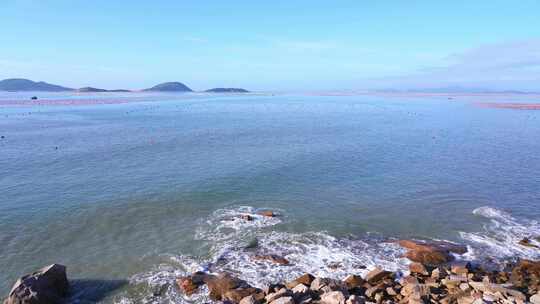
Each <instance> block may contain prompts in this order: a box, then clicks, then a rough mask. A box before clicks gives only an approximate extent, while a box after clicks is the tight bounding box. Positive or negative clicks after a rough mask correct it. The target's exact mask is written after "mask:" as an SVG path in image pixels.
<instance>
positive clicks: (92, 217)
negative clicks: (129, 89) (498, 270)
mask: <svg viewBox="0 0 540 304" xmlns="http://www.w3.org/2000/svg"><path fill="white" fill-rule="evenodd" d="M10 94H11V95H10ZM14 96H15V97H16V98H24V99H26V98H27V97H28V96H26V95H24V94H23V95H17V94H15V95H14V94H13V93H7V94H6V95H4V96H3V97H4V99H5V98H14ZM0 97H1V96H0ZM49 98H50V99H55V98H57V99H58V98H64V99H66V98H67V99H69V98H79V97H78V96H75V97H73V96H57V95H51V96H49ZM95 98H96V99H100V98H108V97H107V96H105V97H104V96H103V95H99V96H96V97H95ZM123 98H128V99H129V98H130V97H129V95H128V96H127V97H125V96H124V97H123ZM145 98H146V99H145ZM134 99H136V101H137V102H132V103H123V104H109V105H77V106H62V105H57V106H43V105H39V106H37V105H34V106H26V105H16V106H13V105H10V106H3V107H0V136H4V138H2V139H0V156H1V157H0V244H1V246H0V269H1V270H2V271H0V295H2V296H3V295H5V294H7V292H8V290H9V288H10V286H11V285H12V284H13V282H14V281H15V279H16V278H17V277H19V276H20V275H22V274H24V273H26V272H29V271H33V270H35V269H36V268H38V267H41V266H43V265H46V264H50V263H54V262H57V263H62V264H65V265H67V267H68V276H69V277H70V279H72V282H73V286H74V288H73V291H74V292H73V295H71V298H72V300H73V301H83V302H84V301H89V302H93V301H103V302H117V303H119V302H122V303H137V302H155V303H160V302H164V301H168V300H172V301H174V302H185V301H195V302H202V301H205V300H206V299H205V297H204V293H200V294H197V295H195V296H194V297H192V298H183V297H182V295H180V293H179V292H178V291H177V288H176V287H175V286H174V280H175V278H176V277H178V276H180V275H182V274H185V273H187V272H191V271H195V270H200V269H207V270H210V271H220V270H229V271H233V272H236V273H237V274H238V275H239V276H241V277H242V278H244V279H247V280H248V281H249V282H250V283H252V284H254V285H257V286H262V285H264V284H265V283H268V282H273V281H277V280H283V279H288V278H292V277H294V276H295V275H297V274H300V273H302V272H305V271H309V272H312V273H314V274H319V275H325V276H330V277H337V278H341V277H343V276H344V275H345V274H346V273H360V274H363V273H365V271H366V270H365V269H363V267H362V266H367V267H368V269H369V268H370V267H373V266H374V265H383V266H384V267H386V268H389V269H394V270H398V269H404V266H405V265H406V264H407V261H405V260H404V259H402V258H400V256H401V254H402V253H403V252H402V251H401V249H400V248H398V247H397V246H396V245H395V244H392V243H388V242H382V241H388V240H391V239H397V238H411V237H414V238H436V239H446V240H451V241H457V242H460V243H465V244H467V245H469V249H470V252H469V256H468V258H472V259H480V258H483V257H486V256H489V257H492V258H495V259H503V258H507V257H515V256H520V257H530V258H540V255H539V253H538V252H537V251H534V250H533V249H527V248H525V247H521V246H519V245H517V241H519V239H520V238H522V237H525V236H527V237H534V236H538V235H540V226H539V224H538V222H537V221H536V220H538V219H539V218H540V111H519V110H508V109H490V108H481V107H477V106H474V105H472V102H475V101H476V100H475V98H474V97H470V98H456V99H453V100H448V99H447V98H446V97H421V98H419V97H414V98H413V97H396V96H393V97H383V96H301V95H298V96H292V95H291V96H285V95H276V96H272V95H267V96H254V95H248V96H237V95H234V96H210V95H186V96H185V97H181V98H179V97H178V96H168V95H157V96H143V97H141V96H138V97H136V98H134ZM144 100H147V101H144ZM488 101H490V102H491V101H492V100H488ZM264 208H270V209H273V210H276V211H278V212H279V213H280V214H281V216H280V217H278V218H272V219H270V218H263V217H258V216H255V220H254V221H252V222H247V221H243V220H240V219H238V218H236V216H238V215H240V214H245V213H250V214H253V215H255V214H256V212H257V210H259V209H264ZM231 219H233V220H231ZM258 253H277V254H281V255H284V256H286V257H287V258H288V259H289V260H290V261H291V262H292V264H293V266H289V267H275V266H272V265H270V264H267V263H264V262H254V261H253V260H252V259H251V258H250V257H251V256H252V255H254V254H258ZM329 265H333V267H329ZM335 265H341V266H339V267H337V268H336V267H335Z"/></svg>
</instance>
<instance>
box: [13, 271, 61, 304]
mask: <svg viewBox="0 0 540 304" xmlns="http://www.w3.org/2000/svg"><path fill="white" fill-rule="evenodd" d="M68 289H69V282H68V279H67V275H66V266H63V265H60V264H52V265H49V266H47V267H44V268H42V269H40V270H38V271H36V272H34V273H32V274H29V275H25V276H23V277H21V278H20V279H19V280H17V282H16V283H15V285H13V287H12V288H11V291H10V292H9V295H8V298H7V299H6V300H5V301H4V303H5V304H56V303H62V301H63V298H64V297H65V296H66V295H67V293H68Z"/></svg>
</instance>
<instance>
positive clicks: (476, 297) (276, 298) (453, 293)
mask: <svg viewBox="0 0 540 304" xmlns="http://www.w3.org/2000/svg"><path fill="white" fill-rule="evenodd" d="M399 243H400V245H401V246H403V247H404V248H407V249H408V252H407V254H406V256H407V258H409V259H410V260H411V261H413V262H411V264H410V265H409V272H410V274H408V275H406V276H403V275H402V274H401V273H399V272H391V271H386V270H384V269H382V268H379V267H377V268H375V269H373V270H371V271H370V272H369V273H368V274H367V275H366V276H365V277H361V276H358V275H349V276H348V277H346V278H344V279H343V280H335V279H330V278H322V277H314V276H313V275H311V274H309V273H306V274H304V275H302V276H300V277H298V278H297V279H295V280H293V281H289V282H281V283H276V284H273V285H270V286H267V287H265V288H263V289H260V288H256V287H253V286H251V285H249V284H248V283H247V282H245V281H243V280H240V279H239V278H236V277H234V276H232V275H231V274H229V273H219V274H209V273H205V272H196V273H194V274H192V275H189V276H186V277H182V278H179V279H178V280H177V285H178V288H179V289H180V291H181V292H183V293H184V294H185V295H187V296H190V295H192V294H194V293H196V292H200V287H201V286H203V285H205V286H206V287H207V289H208V292H209V297H210V298H211V299H212V300H214V301H222V302H225V303H239V304H262V303H270V304H308V303H321V304H363V303H388V304H390V303H411V304H413V303H414V304H420V303H444V304H450V303H458V304H472V303H475V304H480V303H533V304H540V261H530V260H520V261H517V262H515V263H511V264H508V265H505V267H504V268H505V269H503V270H486V269H484V268H483V267H481V266H479V265H474V264H472V263H470V262H466V261H455V260H453V256H452V254H451V253H452V252H455V253H463V252H464V250H466V248H465V247H463V246H459V245H455V244H452V243H446V242H429V243H428V242H420V241H413V240H402V241H399ZM269 260H270V259H269ZM276 264H281V263H278V262H276Z"/></svg>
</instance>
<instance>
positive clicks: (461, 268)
mask: <svg viewBox="0 0 540 304" xmlns="http://www.w3.org/2000/svg"><path fill="white" fill-rule="evenodd" d="M470 268H471V264H469V263H467V262H456V263H452V265H451V268H450V271H451V272H452V273H455V274H460V275H467V273H469V269H470Z"/></svg>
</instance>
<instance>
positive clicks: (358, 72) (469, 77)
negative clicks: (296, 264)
mask: <svg viewBox="0 0 540 304" xmlns="http://www.w3.org/2000/svg"><path fill="white" fill-rule="evenodd" d="M11 77H24V78H30V79H33V80H46V81H48V82H52V83H58V84H62V85H67V86H71V87H82V86H89V85H92V86H97V87H104V88H110V89H112V88H129V89H138V88H144V87H148V86H151V85H154V84H156V83H159V82H164V81H182V82H184V83H186V84H188V85H189V86H191V87H192V88H194V89H206V88H210V87H218V86H237V87H245V88H248V89H252V90H308V91H311V90H360V89H370V88H418V87H442V86H449V85H460V86H469V87H485V88H492V89H522V90H540V1H537V0H533V1H529V0H520V1H497V0H490V1H483V0H476V1H445V2H444V3H442V1H414V0H409V1H398V0H394V1H383V0H377V1H360V0H356V1H315V0H310V1H303V0H302V1H300V0H297V1H290V0H289V1H233V0H231V1H219V2H218V1H178V0H176V1H174V0H161V1H160V0H156V1H120V0H116V1H110V0H108V1H105V0H93V1H83V0H2V1H0V78H11Z"/></svg>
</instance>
